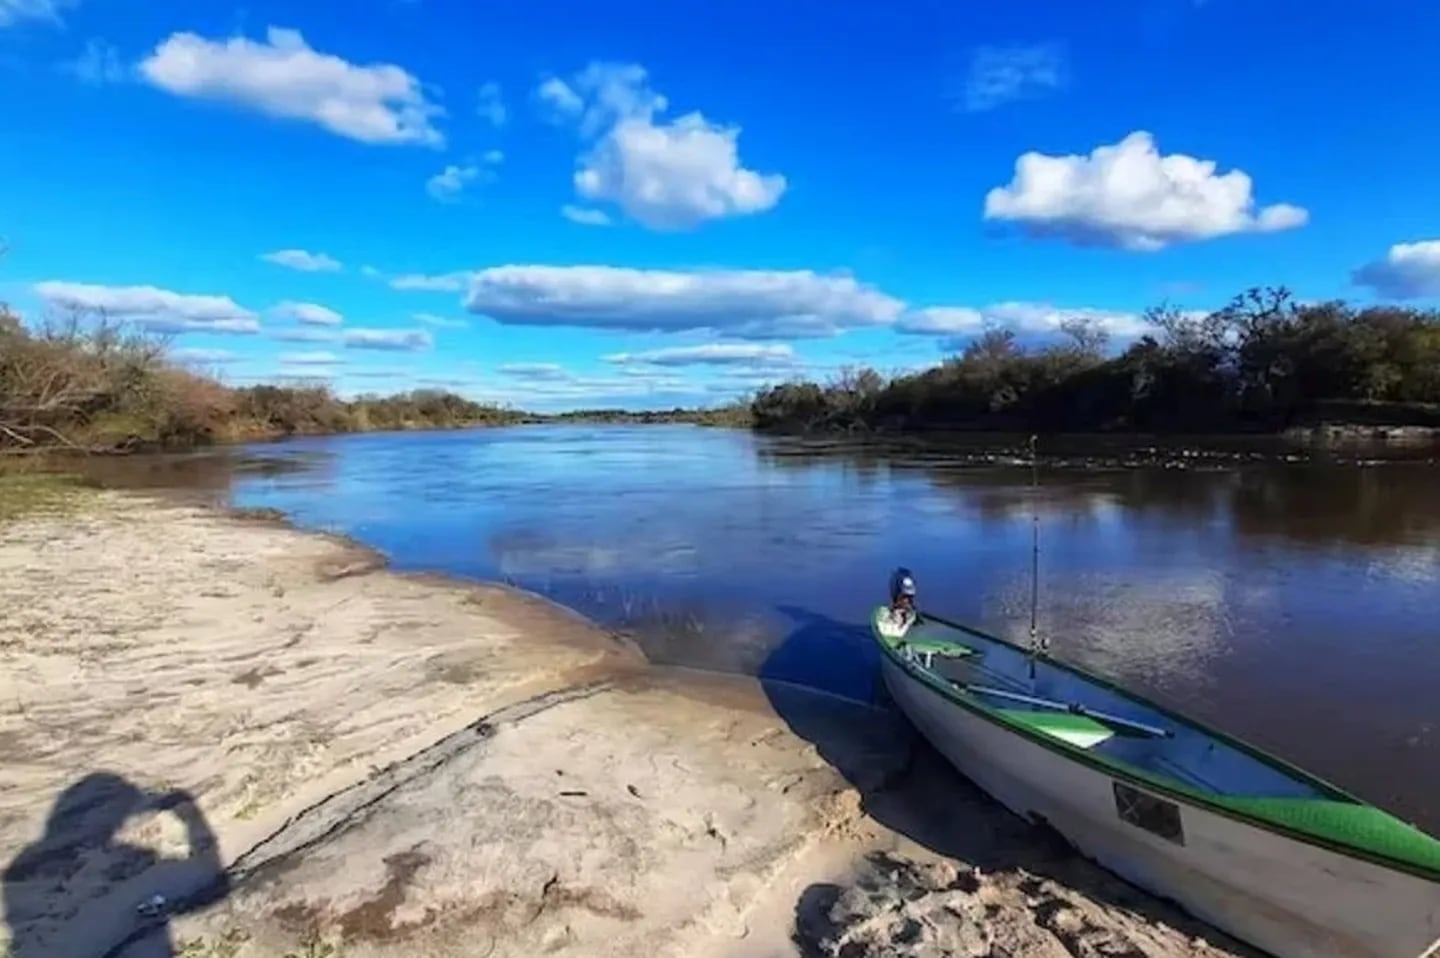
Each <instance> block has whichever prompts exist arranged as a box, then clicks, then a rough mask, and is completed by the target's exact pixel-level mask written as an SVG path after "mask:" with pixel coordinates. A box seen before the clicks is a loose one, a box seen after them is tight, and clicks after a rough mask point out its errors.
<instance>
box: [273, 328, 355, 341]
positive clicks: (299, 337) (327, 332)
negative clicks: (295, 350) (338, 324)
mask: <svg viewBox="0 0 1440 958" xmlns="http://www.w3.org/2000/svg"><path fill="white" fill-rule="evenodd" d="M269 333H270V338H271V339H278V340H279V341H280V342H282V343H333V342H335V341H337V340H338V339H339V338H340V333H339V331H337V330H334V329H272V330H270V331H269Z"/></svg>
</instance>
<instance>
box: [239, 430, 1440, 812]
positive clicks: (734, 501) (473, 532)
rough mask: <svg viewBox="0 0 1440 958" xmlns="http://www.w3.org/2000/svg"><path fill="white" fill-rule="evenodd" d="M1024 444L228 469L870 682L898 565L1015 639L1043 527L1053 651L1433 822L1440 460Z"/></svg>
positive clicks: (726, 639) (517, 439)
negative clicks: (1050, 452) (1085, 449)
mask: <svg viewBox="0 0 1440 958" xmlns="http://www.w3.org/2000/svg"><path fill="white" fill-rule="evenodd" d="M992 445H993V443H992ZM1022 451H1023V450H1019V449H1011V450H1005V449H1000V450H998V451H996V450H994V449H991V450H990V451H987V452H982V451H980V450H979V449H978V448H977V447H976V446H975V445H974V444H973V443H972V444H968V445H966V446H964V447H958V448H957V447H947V446H939V445H931V444H919V443H907V444H891V445H889V446H877V445H874V444H860V443H839V442H815V441H805V440H799V439H786V438H771V437H762V436H756V435H753V434H750V433H747V432H743V431H733V430H717V429H703V428H696V427H688V426H636V427H626V426H590V425H578V426H556V425H543V426H527V427H516V428H505V429H490V430H476V431H464V432H429V433H396V434H370V435H359V436H345V437H338V438H324V439H305V440H296V441H291V442H285V443H280V444H274V445H267V446H260V447H255V448H253V449H250V450H246V451H245V453H244V454H243V455H240V456H233V455H231V456H226V457H224V458H225V459H226V462H227V463H228V465H227V466H226V467H225V469H224V471H223V473H224V475H223V480H218V481H217V485H218V486H219V487H220V488H221V491H222V493H223V495H224V496H225V497H226V498H228V499H229V501H230V502H232V503H233V504H235V505H238V506H247V507H273V508H278V509H282V510H284V511H285V512H287V513H288V514H290V515H291V516H292V517H293V518H294V519H295V521H296V522H298V523H299V524H300V525H302V526H307V527H314V528H323V529H328V530H334V531H339V532H343V533H347V534H349V535H352V536H354V537H355V538H357V539H359V540H361V541H363V542H365V543H367V544H369V545H372V546H374V547H376V548H378V549H380V550H382V551H383V552H385V553H386V554H388V555H389V556H390V558H391V561H392V563H393V565H394V566H395V567H397V568H400V569H406V570H428V571H441V572H446V573H451V574H456V575H461V576H469V577H475V578H480V579H502V580H506V581H510V582H513V583H515V584H518V585H520V586H522V587H525V588H529V589H532V590H535V591H538V592H541V593H543V594H545V595H548V596H551V597H553V598H555V599H557V600H559V601H561V602H563V603H566V604H568V605H571V606H573V607H575V608H577V609H579V610H581V611H582V612H584V613H586V614H588V615H590V616H592V617H594V618H596V619H598V620H600V621H602V622H604V623H606V624H607V625H610V626H613V627H615V628H617V629H623V630H626V631H628V632H630V633H631V634H633V635H634V636H635V637H636V638H637V639H638V640H639V641H640V642H641V644H642V646H643V647H644V648H645V650H646V652H647V653H648V654H649V655H650V656H651V658H652V659H654V660H657V661H661V662H666V663H671V664H679V665H685V666H693V667H697V668H706V669H720V670H726V671H739V672H746V673H758V674H762V675H764V676H766V677H769V678H778V679H786V680H790V681H796V682H801V683H804V684H806V685H810V686H815V687H819V688H822V689H826V690H829V691H832V692H835V693H838V694H841V695H846V696H850V697H856V698H869V697H871V696H872V695H874V694H875V669H874V666H875V659H874V656H873V654H872V653H871V651H870V648H869V645H868V641H867V638H866V630H865V627H864V623H865V622H866V620H867V616H868V611H869V609H870V608H871V607H872V606H873V605H875V604H876V603H877V602H880V601H883V599H884V598H885V589H886V580H887V578H888V575H889V573H890V571H891V570H892V569H893V568H894V567H895V566H897V565H905V566H908V567H909V568H910V569H912V570H913V571H914V573H915V575H916V577H917V580H918V582H919V586H920V602H921V606H922V607H923V608H928V609H930V610H932V611H934V612H936V613H938V614H941V615H944V616H946V617H950V618H955V619H960V620H963V621H966V622H969V623H971V624H974V625H977V626H979V627H981V628H983V629H987V630H990V631H993V632H996V633H998V634H1001V635H1005V636H1008V637H1011V638H1015V639H1018V640H1022V641H1023V640H1024V639H1025V637H1026V635H1027V634H1028V629H1029V614H1030V589H1031V574H1030V570H1031V535H1032V522H1033V518H1032V517H1033V516H1038V517H1039V541H1040V553H1039V555H1040V561H1039V570H1040V575H1039V603H1038V612H1039V616H1038V618H1039V626H1040V631H1041V632H1042V633H1043V634H1044V635H1045V636H1048V637H1049V639H1050V642H1051V649H1052V653H1053V654H1054V655H1056V656H1058V657H1061V658H1064V659H1067V660H1071V661H1074V662H1077V663H1080V664H1082V665H1084V666H1086V667H1087V668H1090V669H1092V670H1094V671H1096V672H1098V673H1099V674H1101V675H1104V676H1106V677H1109V678H1111V679H1114V680H1118V681H1120V682H1122V683H1124V684H1126V685H1128V686H1130V687H1132V688H1134V689H1136V690H1138V691H1140V692H1142V693H1144V694H1146V695H1149V696H1152V697H1154V698H1155V699H1157V700H1158V701H1160V702H1162V703H1164V704H1167V705H1170V706H1172V707H1176V708H1179V709H1181V710H1184V711H1186V712H1189V713H1190V714H1193V715H1194V716H1196V717H1197V718H1200V719H1202V720H1204V721H1207V722H1210V723H1212V724H1214V725H1217V726H1219V727H1220V728H1222V729H1224V730H1226V731H1228V732H1231V733H1233V734H1237V735H1239V736H1241V737H1243V738H1246V739H1248V740H1250V741H1252V742H1254V743H1255V744H1257V745H1259V746H1261V747H1264V748H1267V749H1270V750H1273V751H1275V752H1277V753H1278V754H1280V755H1281V756H1283V757H1285V758H1287V759H1289V760H1291V761H1293V762H1296V763H1298V764H1300V765H1302V766H1304V767H1306V768H1308V769H1310V770H1311V771H1313V772H1315V773H1317V774H1319V775H1321V776H1322V777H1325V778H1327V779H1330V780H1331V781H1333V782H1335V783H1336V784H1339V785H1341V786H1342V787H1346V788H1349V789H1351V790H1353V791H1355V792H1357V793H1358V794H1360V795H1361V796H1363V797H1365V798H1367V799H1369V800H1371V801H1373V802H1376V803H1378V804H1380V805H1382V806H1384V807H1387V808H1389V809H1390V810H1392V811H1394V812H1396V813H1398V814H1400V815H1401V816H1403V817H1406V818H1408V819H1409V820H1412V821H1415V822H1416V823H1417V824H1420V825H1421V826H1422V827H1425V828H1427V829H1428V830H1430V831H1432V832H1440V730H1437V727H1436V726H1437V724H1440V692H1437V689H1440V611H1437V610H1440V466H1436V465H1435V464H1434V462H1433V460H1431V461H1430V462H1391V463H1370V464H1356V463H1354V462H1350V463H1336V462H1302V461H1291V460H1294V459H1296V458H1297V457H1295V456H1293V455H1292V456H1285V455H1278V456H1277V455H1273V454H1269V455H1259V454H1254V453H1252V452H1249V451H1247V450H1246V449H1245V448H1237V449H1235V450H1230V451H1227V452H1225V453H1224V454H1221V455H1210V456H1199V455H1195V454H1194V453H1193V452H1188V451H1185V450H1183V449H1180V448H1179V447H1177V448H1176V449H1175V450H1172V451H1170V452H1169V453H1168V454H1166V455H1162V456H1158V457H1157V456H1152V457H1150V459H1146V458H1144V457H1141V458H1140V459H1138V460H1137V459H1136V458H1135V457H1134V456H1133V455H1130V454H1129V453H1127V454H1125V455H1120V456H1109V457H1101V458H1100V459H1098V460H1097V459H1096V458H1095V457H1093V456H1092V457H1071V458H1063V459H1062V460H1061V461H1060V463H1059V464H1056V462H1055V461H1053V460H1051V461H1044V465H1043V468H1042V469H1041V470H1040V473H1039V487H1038V492H1037V491H1034V490H1033V489H1032V486H1031V478H1032V477H1031V472H1030V469H1029V468H1028V467H1027V466H1026V465H1025V463H1024V462H1023V460H1022V459H1020V458H1017V456H1016V455H1015V453H1017V452H1022ZM1152 459H1153V460H1158V462H1153V463H1152V464H1146V463H1148V462H1151V460H1152Z"/></svg>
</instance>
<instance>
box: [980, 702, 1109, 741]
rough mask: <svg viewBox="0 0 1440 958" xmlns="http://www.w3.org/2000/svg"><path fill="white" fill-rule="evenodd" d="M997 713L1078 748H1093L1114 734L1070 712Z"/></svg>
mask: <svg viewBox="0 0 1440 958" xmlns="http://www.w3.org/2000/svg"><path fill="white" fill-rule="evenodd" d="M998 711H999V713H1000V714H1001V715H1003V716H1005V718H1007V719H1009V720H1010V721H1012V722H1015V723H1018V724H1020V725H1024V726H1027V727H1029V728H1032V729H1034V730H1035V731H1037V732H1043V733H1044V734H1046V735H1048V736H1050V737H1051V738H1058V739H1059V740H1060V741H1062V742H1066V743H1068V744H1070V745H1074V746H1077V747H1079V748H1094V747H1095V746H1096V745H1099V744H1100V743H1101V742H1106V741H1109V740H1110V739H1111V738H1114V736H1115V732H1114V730H1112V729H1111V728H1110V727H1109V726H1107V725H1102V724H1101V723H1099V722H1097V721H1095V720H1094V719H1092V718H1088V717H1086V716H1084V715H1074V714H1072V713H1070V712H1038V711H1031V710H1029V709H999V710H998Z"/></svg>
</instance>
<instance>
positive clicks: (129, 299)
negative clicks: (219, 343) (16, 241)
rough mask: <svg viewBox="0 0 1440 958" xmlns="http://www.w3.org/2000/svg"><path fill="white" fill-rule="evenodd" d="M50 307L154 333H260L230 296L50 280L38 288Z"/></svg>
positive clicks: (252, 317) (256, 323) (36, 287)
mask: <svg viewBox="0 0 1440 958" xmlns="http://www.w3.org/2000/svg"><path fill="white" fill-rule="evenodd" d="M35 293H36V294H37V295H38V296H39V297H40V298H41V299H42V300H43V301H44V302H45V303H46V304H48V305H50V306H56V307H59V308H62V309H78V310H85V311H92V312H97V313H103V314H105V315H107V316H110V317H113V318H115V319H120V320H128V321H131V322H134V323H136V324H138V325H141V326H144V327H146V328H147V329H152V330H154V331H156V332H173V333H188V332H211V333H242V334H243V333H256V332H259V331H260V324H259V322H258V321H257V320H256V318H255V314H254V313H253V312H251V311H250V310H248V309H246V308H245V307H243V306H241V305H240V304H238V303H236V302H235V301H234V300H233V299H231V298H230V297H228V296H207V295H193V294H189V293H177V292H173V291H172V290H168V289H160V288H159V287H156V286H100V285H95V284H91V283H69V282H63V281H56V280H51V281H47V282H44V283H37V284H36V285H35Z"/></svg>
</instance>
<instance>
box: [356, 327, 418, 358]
mask: <svg viewBox="0 0 1440 958" xmlns="http://www.w3.org/2000/svg"><path fill="white" fill-rule="evenodd" d="M341 342H343V343H344V344H345V346H346V347H347V348H349V349H379V350H388V351H392V352H406V353H413V352H419V351H420V350H423V349H429V348H430V347H431V346H434V345H435V338H434V337H433V336H431V335H430V334H429V333H428V332H426V331H425V330H423V329H347V330H346V331H345V332H344V334H343V335H342V336H341Z"/></svg>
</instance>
